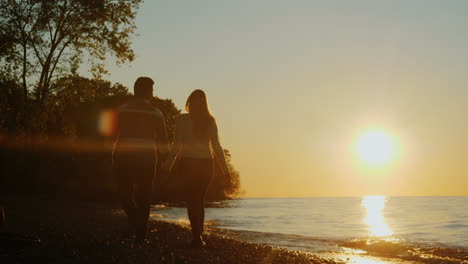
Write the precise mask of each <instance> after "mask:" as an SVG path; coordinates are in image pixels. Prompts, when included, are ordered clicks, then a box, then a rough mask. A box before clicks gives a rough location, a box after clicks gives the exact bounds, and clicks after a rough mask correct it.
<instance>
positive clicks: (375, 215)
mask: <svg viewBox="0 0 468 264" xmlns="http://www.w3.org/2000/svg"><path fill="white" fill-rule="evenodd" d="M386 201H387V200H386V197H385V196H365V197H363V198H362V202H361V205H362V206H363V207H364V208H366V212H367V215H366V218H365V219H364V222H365V223H366V224H367V225H369V231H370V232H371V235H372V236H376V237H383V236H391V235H392V234H393V232H392V230H391V229H390V228H389V227H388V225H387V224H385V222H384V216H383V213H382V211H383V209H384V208H385V202H386Z"/></svg>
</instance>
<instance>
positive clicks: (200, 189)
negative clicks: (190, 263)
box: [187, 159, 212, 245]
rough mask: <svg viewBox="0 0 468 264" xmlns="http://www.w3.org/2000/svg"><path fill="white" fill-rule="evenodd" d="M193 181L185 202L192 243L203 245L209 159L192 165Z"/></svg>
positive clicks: (209, 173) (209, 171)
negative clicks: (189, 195) (189, 219)
mask: <svg viewBox="0 0 468 264" xmlns="http://www.w3.org/2000/svg"><path fill="white" fill-rule="evenodd" d="M194 167H195V168H196V169H195V170H194V172H196V173H194V174H195V175H194V176H195V177H194V179H195V181H194V182H193V183H192V192H190V194H191V197H190V199H189V200H188V201H187V206H188V208H190V209H188V210H189V212H190V213H189V214H190V215H191V218H192V220H191V225H192V234H193V239H194V242H196V243H198V244H199V245H202V244H203V242H202V241H203V240H202V238H201V235H202V234H203V229H204V228H203V227H204V221H205V195H206V190H207V188H208V185H209V183H210V181H211V177H212V161H211V160H209V159H200V160H197V164H195V165H194Z"/></svg>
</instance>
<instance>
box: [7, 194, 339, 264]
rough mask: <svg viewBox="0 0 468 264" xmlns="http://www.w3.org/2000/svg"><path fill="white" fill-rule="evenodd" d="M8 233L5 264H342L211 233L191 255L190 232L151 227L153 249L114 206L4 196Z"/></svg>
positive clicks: (161, 224)
mask: <svg viewBox="0 0 468 264" xmlns="http://www.w3.org/2000/svg"><path fill="white" fill-rule="evenodd" d="M0 206H3V207H4V208H5V214H6V222H7V223H6V227H5V228H3V229H2V230H0V263H139V264H145V263H195V264H196V263H226V264H229V263H243V264H244V263H245V264H248V263H255V264H259V263H261V264H268V263H317V264H318V263H328V264H334V263H341V262H339V261H334V260H333V259H324V258H320V257H318V256H314V255H311V254H304V253H301V252H297V251H291V250H286V249H280V248H274V247H270V246H266V245H258V244H253V243H247V242H243V241H240V240H237V239H235V238H232V237H229V236H226V235H221V234H217V233H216V232H211V233H209V234H207V235H206V239H205V240H206V242H207V246H206V247H205V248H204V249H201V250H195V249H191V248H190V246H189V244H190V232H189V229H188V228H187V227H184V226H180V225H177V224H174V223H168V222H163V221H150V223H149V234H148V242H149V243H148V244H145V245H143V246H140V247H134V246H133V243H132V240H131V239H129V238H127V237H125V236H124V235H123V234H124V230H125V229H126V228H125V227H126V225H125V223H126V219H125V217H124V216H123V214H122V211H121V210H120V209H119V208H118V206H117V205H116V204H113V203H109V202H107V203H102V202H100V203H97V202H89V201H88V202H83V201H81V202H78V201H77V199H76V200H62V199H60V198H57V199H51V198H50V197H47V198H38V197H31V196H30V197H25V196H19V195H16V196H15V195H13V196H12V195H9V196H6V197H5V196H0Z"/></svg>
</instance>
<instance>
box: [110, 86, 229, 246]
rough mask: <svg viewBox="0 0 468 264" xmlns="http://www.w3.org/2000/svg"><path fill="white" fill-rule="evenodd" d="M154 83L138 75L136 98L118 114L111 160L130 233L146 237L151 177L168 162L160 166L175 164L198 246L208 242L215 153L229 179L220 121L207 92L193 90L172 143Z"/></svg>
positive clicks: (194, 243) (169, 167)
mask: <svg viewBox="0 0 468 264" xmlns="http://www.w3.org/2000/svg"><path fill="white" fill-rule="evenodd" d="M153 84H154V82H153V80H152V79H151V78H148V77H140V78H138V79H137V80H136V82H135V85H134V96H133V98H132V99H131V100H129V101H128V102H127V103H126V104H124V105H122V106H121V107H119V109H118V114H117V124H116V140H115V144H114V150H113V166H114V171H115V173H116V176H117V179H118V185H119V194H120V199H121V202H122V206H123V209H124V211H125V213H126V214H127V217H128V223H129V231H130V235H131V236H133V234H135V238H136V240H135V242H136V243H139V244H141V243H144V242H145V237H146V229H147V223H148V217H149V210H150V203H151V197H152V190H153V180H154V178H155V177H160V175H158V174H159V173H160V171H159V170H160V169H158V171H157V170H156V168H157V167H158V168H159V166H157V164H164V165H163V166H162V167H163V168H166V170H169V171H170V170H172V169H173V168H174V167H175V166H177V172H178V177H181V178H182V182H183V186H182V187H183V190H184V194H185V200H186V202H187V213H188V217H189V219H190V225H191V227H192V235H193V238H192V246H193V247H196V248H200V247H203V246H204V244H205V243H204V241H203V238H202V234H203V222H204V217H205V209H204V199H205V194H206V190H207V187H208V185H209V183H210V180H211V178H212V175H213V158H215V159H216V160H217V161H218V162H219V163H220V165H221V168H222V170H223V172H224V177H225V179H224V180H225V181H226V182H229V179H230V172H229V167H228V165H227V162H226V159H225V157H224V151H223V149H222V147H221V145H220V143H219V139H218V129H217V126H216V121H215V119H214V117H213V116H212V115H211V113H210V111H209V108H208V103H207V98H206V95H205V93H204V92H203V91H202V90H195V91H193V92H192V93H191V94H190V96H189V97H188V99H187V102H186V105H185V109H186V110H187V112H188V114H181V115H179V116H178V117H177V118H176V128H175V138H174V143H173V145H172V146H171V145H170V143H169V140H168V137H167V131H166V124H165V121H164V117H163V115H162V114H161V111H159V109H157V108H155V107H153V106H151V105H150V104H149V100H151V99H152V98H153ZM211 150H213V151H211ZM213 154H214V155H213ZM158 160H159V162H158ZM175 163H177V165H174V164H175Z"/></svg>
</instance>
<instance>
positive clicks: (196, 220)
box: [172, 90, 231, 247]
mask: <svg viewBox="0 0 468 264" xmlns="http://www.w3.org/2000/svg"><path fill="white" fill-rule="evenodd" d="M185 109H186V110H187V112H188V114H181V115H179V116H178V117H177V118H176V129H175V139H174V147H173V151H174V152H175V154H176V155H177V162H176V165H175V166H176V167H177V170H178V173H177V174H178V176H179V177H181V178H182V179H181V180H182V183H183V189H184V194H185V200H186V202H187V213H188V217H189V219H190V225H191V227H192V235H193V238H192V246H193V247H203V245H204V244H205V243H204V241H203V238H202V234H203V223H204V219H205V207H204V200H205V194H206V190H207V187H208V184H209V183H210V180H211V177H212V175H213V158H215V159H216V160H217V161H218V162H219V163H220V165H221V168H222V170H223V172H224V176H225V181H226V183H227V182H228V181H229V179H230V176H231V175H230V172H229V167H228V165H227V163H226V159H225V157H224V151H223V148H222V147H221V145H220V143H219V139H218V128H217V126H216V121H215V118H214V117H213V115H212V114H211V113H210V110H209V108H208V102H207V98H206V95H205V92H203V91H202V90H195V91H193V92H192V93H191V94H190V96H189V97H188V99H187V102H186V104H185ZM172 169H174V166H172Z"/></svg>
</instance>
